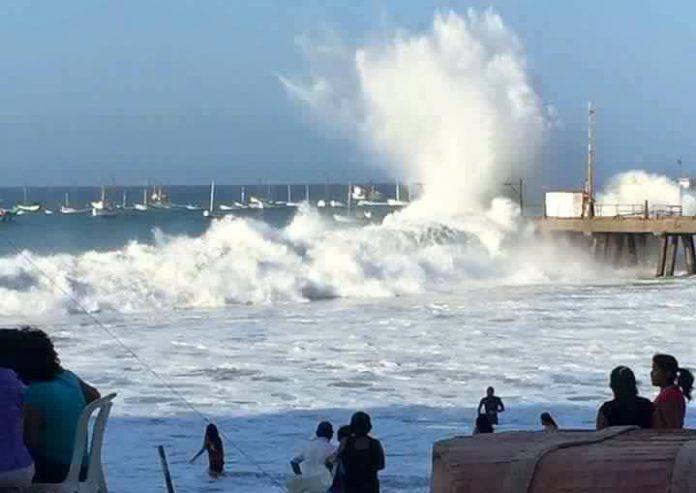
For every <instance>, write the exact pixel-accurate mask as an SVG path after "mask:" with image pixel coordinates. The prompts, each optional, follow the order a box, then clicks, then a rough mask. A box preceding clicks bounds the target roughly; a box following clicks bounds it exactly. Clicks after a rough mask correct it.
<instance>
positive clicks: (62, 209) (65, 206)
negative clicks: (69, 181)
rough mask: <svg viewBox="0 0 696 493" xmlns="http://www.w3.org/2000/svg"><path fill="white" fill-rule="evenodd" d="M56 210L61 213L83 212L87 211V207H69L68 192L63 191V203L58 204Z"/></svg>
mask: <svg viewBox="0 0 696 493" xmlns="http://www.w3.org/2000/svg"><path fill="white" fill-rule="evenodd" d="M58 212H60V213H61V214H83V213H85V212H87V209H75V208H74V207H70V194H69V193H68V192H65V203H64V204H63V205H61V206H60V209H58Z"/></svg>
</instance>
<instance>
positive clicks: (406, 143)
mask: <svg viewBox="0 0 696 493" xmlns="http://www.w3.org/2000/svg"><path fill="white" fill-rule="evenodd" d="M300 41H301V47H302V48H303V50H304V54H305V55H306V58H307V61H308V70H309V75H308V76H307V77H305V78H288V77H281V82H282V83H283V85H284V87H285V89H286V91H287V92H288V94H289V95H290V96H291V97H292V98H293V99H295V100H297V101H300V102H301V103H302V104H303V105H304V106H305V107H306V108H308V109H309V110H310V112H311V114H312V115H313V116H315V117H316V118H317V119H318V120H320V121H321V123H322V124H324V123H328V124H330V125H331V126H332V127H333V128H335V129H338V130H339V131H341V132H343V133H346V132H347V133H348V135H349V136H351V137H353V138H356V139H357V140H358V141H359V142H360V143H361V144H363V145H364V146H365V147H366V148H367V149H368V150H370V151H374V152H375V153H376V154H377V155H378V156H380V158H381V160H382V161H383V162H384V163H386V164H387V165H388V166H389V167H390V169H391V171H392V172H393V174H394V175H395V176H397V177H400V178H402V179H408V180H412V181H416V182H419V183H422V185H423V191H424V193H423V195H422V197H421V198H420V200H419V201H418V202H417V203H416V204H414V205H413V206H412V207H411V208H409V213H410V214H412V215H414V214H420V215H422V216H425V217H434V216H439V217H441V216H443V215H453V214H458V213H462V212H470V211H472V210H483V209H485V208H486V207H487V206H488V205H489V203H490V200H491V199H492V198H493V197H494V196H495V195H496V194H498V193H499V192H500V190H501V189H502V186H503V183H504V182H505V181H507V180H510V179H514V178H518V177H522V176H525V171H526V170H528V169H529V168H530V167H531V166H533V165H534V164H535V163H534V159H535V157H536V150H537V148H538V146H539V145H540V144H541V142H542V140H543V137H544V133H545V128H546V126H547V118H546V112H545V110H544V108H543V105H542V102H541V99H540V98H539V96H538V95H537V94H536V92H535V91H534V89H533V88H532V85H531V83H530V81H529V78H528V76H527V69H526V60H525V57H524V54H523V50H522V46H521V43H520V42H519V40H518V39H517V37H516V36H515V35H514V33H512V32H511V31H510V30H509V29H508V28H507V27H506V26H505V24H504V23H503V21H502V19H501V18H500V17H499V16H498V15H497V14H495V13H494V12H493V11H486V12H484V13H477V12H476V11H474V10H469V11H468V12H467V14H466V15H458V14H457V13H454V12H449V13H446V14H444V13H437V14H436V15H435V17H434V20H433V23H432V27H431V30H430V31H429V32H426V33H423V34H404V33H398V34H396V35H395V36H394V37H393V38H391V39H387V40H385V41H384V42H375V43H373V44H371V45H368V46H362V47H359V48H356V49H349V48H346V47H344V46H343V45H342V44H341V43H337V42H335V41H334V42H332V43H330V44H326V43H321V42H317V41H313V42H309V41H308V40H307V38H306V37H303V38H300Z"/></svg>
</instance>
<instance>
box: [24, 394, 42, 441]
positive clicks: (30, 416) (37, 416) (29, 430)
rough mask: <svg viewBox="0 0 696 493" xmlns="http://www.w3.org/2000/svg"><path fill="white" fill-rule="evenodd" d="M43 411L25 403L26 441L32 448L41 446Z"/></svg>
mask: <svg viewBox="0 0 696 493" xmlns="http://www.w3.org/2000/svg"><path fill="white" fill-rule="evenodd" d="M42 419H43V418H42V416H41V412H40V411H39V410H38V409H36V408H34V407H32V406H31V405H30V404H25V405H24V443H25V444H26V446H27V447H28V448H30V449H36V448H38V447H39V441H40V439H41V421H42Z"/></svg>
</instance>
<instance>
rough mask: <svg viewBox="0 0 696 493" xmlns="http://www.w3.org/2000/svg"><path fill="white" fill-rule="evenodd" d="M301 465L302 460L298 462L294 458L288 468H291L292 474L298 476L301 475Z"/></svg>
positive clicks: (297, 459)
mask: <svg viewBox="0 0 696 493" xmlns="http://www.w3.org/2000/svg"><path fill="white" fill-rule="evenodd" d="M301 463H302V460H299V457H295V458H294V459H293V460H291V461H290V467H292V472H294V473H295V474H296V475H298V476H301V475H302V469H300V464H301Z"/></svg>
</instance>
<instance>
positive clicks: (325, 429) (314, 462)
mask: <svg viewBox="0 0 696 493" xmlns="http://www.w3.org/2000/svg"><path fill="white" fill-rule="evenodd" d="M332 438H333V426H331V423H329V422H328V421H322V422H321V423H319V426H317V432H316V436H315V437H314V438H312V439H311V440H310V441H309V442H307V444H305V446H304V447H302V451H301V452H300V453H299V454H297V455H296V456H295V457H294V458H293V459H292V460H291V461H290V466H291V467H292V470H293V472H294V473H295V476H293V477H292V478H290V479H289V480H288V482H287V487H288V492H290V493H325V492H326V490H328V489H329V488H330V487H331V483H332V480H333V478H332V476H331V471H330V470H329V467H328V466H327V459H329V458H330V457H331V456H333V454H334V453H335V452H336V447H335V446H334V445H332V444H331V439H332Z"/></svg>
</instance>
